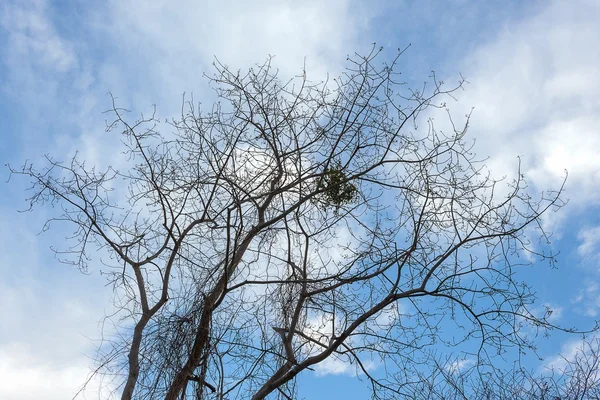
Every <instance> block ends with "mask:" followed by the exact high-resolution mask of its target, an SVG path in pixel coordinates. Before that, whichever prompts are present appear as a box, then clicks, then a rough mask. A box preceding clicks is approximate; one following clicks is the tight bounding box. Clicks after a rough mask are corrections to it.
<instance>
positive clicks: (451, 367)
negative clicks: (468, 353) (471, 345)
mask: <svg viewBox="0 0 600 400" xmlns="http://www.w3.org/2000/svg"><path fill="white" fill-rule="evenodd" d="M474 364H475V361H474V360H472V359H470V358H463V359H461V360H455V361H453V362H450V363H448V364H447V365H446V366H445V367H444V369H445V370H446V371H448V372H450V373H457V372H461V371H463V370H465V369H466V368H468V367H470V366H472V365H474Z"/></svg>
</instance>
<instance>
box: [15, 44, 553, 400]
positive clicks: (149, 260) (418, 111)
mask: <svg viewBox="0 0 600 400" xmlns="http://www.w3.org/2000/svg"><path fill="white" fill-rule="evenodd" d="M379 53H380V51H379V50H377V49H374V50H373V51H372V52H371V53H370V54H368V55H367V56H364V57H363V56H358V55H357V56H355V57H353V58H349V59H348V65H349V66H348V68H347V69H346V70H345V72H344V73H343V74H342V76H341V77H340V78H338V79H336V80H333V81H330V82H320V83H312V82H311V81H309V80H308V79H307V77H306V73H304V72H303V73H302V74H301V75H300V76H298V77H296V78H294V79H291V80H289V81H282V80H281V79H279V78H278V73H277V71H276V70H275V69H274V67H273V66H272V65H271V60H268V61H267V62H266V63H264V64H262V65H257V66H256V67H254V68H252V69H250V70H249V71H247V72H244V73H241V72H239V71H232V70H231V69H229V68H228V67H227V66H226V65H223V64H221V63H219V62H216V63H215V68H216V74H215V75H214V76H211V77H209V78H208V79H209V80H210V82H211V84H212V86H213V87H214V89H215V91H216V94H217V96H218V98H219V100H218V101H217V102H215V103H214V104H213V105H212V108H208V109H203V108H202V107H200V106H199V105H198V106H196V105H195V104H194V102H193V99H192V100H189V101H184V103H183V107H182V115H181V117H180V118H178V119H176V120H172V121H168V122H165V123H163V125H164V124H166V125H167V127H168V129H167V130H168V131H169V133H160V132H159V127H160V125H161V122H160V121H158V120H157V119H156V118H155V116H154V114H153V115H151V116H150V117H143V116H142V118H140V119H138V120H136V121H131V120H129V119H128V118H127V116H128V114H127V110H125V109H123V108H120V107H119V106H118V105H117V104H116V102H115V101H114V99H113V107H112V110H111V112H110V113H111V115H112V116H113V117H114V119H113V120H112V122H109V123H108V129H107V131H109V132H113V131H118V132H120V133H121V139H122V140H121V141H122V144H123V146H124V147H123V148H124V149H125V151H126V153H127V154H128V156H129V164H128V167H127V168H121V169H119V170H116V169H113V168H108V169H106V170H104V171H102V172H98V171H96V170H94V169H93V168H88V166H86V165H85V164H84V163H83V162H82V161H80V160H79V159H78V158H77V157H75V158H73V159H72V160H71V161H70V162H67V163H62V162H59V161H56V160H54V159H53V158H50V157H48V165H47V166H46V167H44V168H43V169H41V170H40V169H35V168H34V167H33V166H32V165H30V164H27V165H25V166H24V167H23V168H19V169H11V171H12V173H14V174H23V175H26V176H28V177H30V178H32V180H33V186H32V188H31V190H32V192H31V197H30V199H29V201H30V204H31V207H33V206H36V205H40V204H45V203H48V202H50V203H57V204H60V207H61V208H60V210H62V214H60V215H58V216H57V217H56V219H57V220H60V221H66V222H67V223H69V224H71V225H72V226H74V227H75V228H76V231H75V233H74V235H73V236H72V237H71V247H69V248H68V249H65V250H64V251H63V252H61V253H60V254H61V255H62V256H65V258H66V259H67V260H68V261H69V262H72V263H74V264H75V265H77V266H79V267H80V268H82V269H85V268H87V266H88V262H89V260H90V258H91V256H92V255H93V254H94V252H96V251H98V249H100V250H101V251H106V252H108V253H109V254H110V261H106V260H105V262H106V263H108V264H109V265H110V267H111V270H110V279H111V282H112V283H113V287H114V292H115V299H116V301H117V304H118V305H119V306H120V307H121V310H122V312H121V314H120V315H119V319H118V321H116V322H117V325H118V326H119V329H118V333H119V336H112V337H111V338H110V340H109V339H107V342H106V343H105V344H104V345H103V346H102V347H101V349H100V353H99V362H100V364H101V366H102V368H101V369H100V371H101V372H103V373H105V374H107V375H111V376H113V377H114V378H115V379H117V380H120V382H121V384H120V386H119V389H118V390H119V391H122V395H121V398H122V399H132V398H136V399H156V398H163V397H164V398H165V399H169V400H175V399H183V398H216V399H233V398H250V397H251V398H252V399H263V398H265V397H267V396H269V395H272V396H276V397H279V398H285V399H290V398H296V397H297V395H298V393H297V387H296V385H295V378H296V377H297V376H298V375H299V374H300V373H302V372H304V371H306V370H312V369H314V368H318V365H319V364H320V363H321V362H323V361H324V360H326V359H329V360H333V362H335V363H342V364H341V365H344V366H345V367H347V365H352V366H353V368H356V370H357V373H358V374H360V376H361V378H363V379H365V380H366V381H367V382H368V384H370V385H371V387H372V392H373V398H398V396H399V395H408V394H410V393H414V388H415V387H419V384H420V383H423V382H427V380H426V379H424V378H423V379H421V378H419V377H424V374H430V375H431V374H433V372H431V371H435V370H436V365H437V363H438V361H436V357H434V355H435V353H436V352H439V351H440V349H441V347H442V346H461V345H464V346H465V348H474V349H475V350H474V351H473V354H472V356H473V357H474V358H475V359H476V360H477V365H483V364H486V363H488V364H489V363H491V361H490V360H491V359H492V358H493V357H494V355H496V354H499V353H500V354H501V353H503V352H505V351H506V349H507V348H510V347H517V348H519V349H523V348H526V347H528V346H530V345H531V344H532V343H531V340H532V332H534V333H535V332H536V331H540V330H541V331H545V330H548V329H553V328H555V327H554V326H553V325H552V324H551V323H550V322H549V320H548V318H547V315H535V314H534V313H533V312H532V310H531V305H532V304H533V301H534V300H535V298H534V295H533V293H532V291H530V289H529V286H527V285H526V284H525V283H522V282H519V281H518V280H517V278H516V276H515V274H516V273H517V271H518V269H519V268H521V267H522V266H524V265H530V264H531V263H532V262H533V261H532V260H533V259H546V260H550V261H552V257H553V255H552V254H550V253H548V252H547V246H546V244H547V237H546V235H545V233H544V232H543V230H542V226H541V224H540V223H539V222H540V218H541V216H542V214H543V213H545V212H547V211H550V210H556V209H558V208H560V206H561V205H562V202H561V200H560V194H561V190H562V189H561V188H559V189H558V190H557V191H549V192H546V193H542V194H540V196H539V198H538V199H535V198H533V197H531V196H530V193H529V192H528V189H527V187H526V185H525V181H524V177H523V176H522V174H521V173H520V171H518V170H517V171H516V174H515V175H516V177H517V178H516V179H515V180H513V181H510V182H508V181H497V180H494V179H493V178H492V177H491V176H490V175H489V174H488V173H487V171H486V168H485V165H484V164H483V163H482V162H480V161H477V160H476V158H475V156H474V155H473V154H472V153H471V146H470V145H469V142H467V141H465V139H464V138H465V134H466V130H467V127H468V122H469V116H468V115H467V116H466V118H465V122H464V123H462V124H460V126H457V125H455V124H454V122H453V119H452V118H451V117H450V114H449V113H447V114H446V113H445V111H444V110H446V103H445V102H446V101H449V100H453V99H454V97H453V95H452V94H453V92H455V91H456V90H459V89H461V88H462V86H463V84H464V82H465V81H464V79H461V80H460V81H459V82H458V84H457V85H456V86H454V87H451V88H446V86H445V85H444V84H443V82H441V81H439V80H438V79H437V78H436V76H435V74H432V75H431V77H430V80H429V82H428V83H427V84H424V85H423V86H422V87H421V88H420V89H419V90H411V89H409V88H407V86H406V84H405V83H403V82H402V81H401V80H400V74H399V73H398V72H397V71H396V70H397V67H398V65H397V64H398V61H399V60H400V59H401V55H402V51H400V52H399V54H398V57H397V58H396V59H394V60H393V61H392V62H391V63H389V64H385V63H380V61H379V59H380V58H378V55H379ZM436 110H439V111H441V112H443V113H444V115H445V116H446V117H445V118H446V119H445V120H444V123H445V124H446V125H447V126H448V127H449V130H448V131H443V130H440V129H438V128H436V125H435V124H434V121H433V119H432V118H431V116H432V113H431V112H430V111H436ZM446 111H447V110H446ZM163 131H164V130H163ZM111 138H112V136H111ZM107 140H112V139H107ZM123 188H126V189H127V190H126V195H124V194H123V193H124V192H125V190H124V189H123ZM532 238H533V239H532ZM536 238H541V240H539V241H532V240H536ZM542 314H543V313H542ZM449 332H450V334H449ZM473 346H474V347H473ZM438 370H439V369H438ZM428 371H429V372H428ZM430 375H429V376H430Z"/></svg>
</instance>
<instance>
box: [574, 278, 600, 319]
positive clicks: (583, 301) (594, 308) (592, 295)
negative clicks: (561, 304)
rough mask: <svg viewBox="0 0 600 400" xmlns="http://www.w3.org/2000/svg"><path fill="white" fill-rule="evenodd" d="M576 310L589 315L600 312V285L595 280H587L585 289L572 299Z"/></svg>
mask: <svg viewBox="0 0 600 400" xmlns="http://www.w3.org/2000/svg"><path fill="white" fill-rule="evenodd" d="M571 302H572V303H573V304H575V307H574V310H575V311H576V312H578V313H580V314H583V315H585V316H587V317H596V316H597V315H598V314H600V285H599V284H598V283H597V282H595V281H594V280H586V282H585V283H584V287H583V289H581V290H580V291H579V293H578V294H577V296H575V298H573V300H572V301H571Z"/></svg>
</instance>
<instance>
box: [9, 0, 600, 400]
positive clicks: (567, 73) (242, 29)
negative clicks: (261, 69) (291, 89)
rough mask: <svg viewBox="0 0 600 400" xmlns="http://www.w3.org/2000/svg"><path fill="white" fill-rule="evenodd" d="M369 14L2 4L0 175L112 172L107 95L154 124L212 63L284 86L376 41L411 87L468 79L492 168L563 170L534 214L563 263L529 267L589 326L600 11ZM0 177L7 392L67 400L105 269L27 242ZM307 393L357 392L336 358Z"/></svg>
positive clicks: (233, 5) (94, 322)
mask: <svg viewBox="0 0 600 400" xmlns="http://www.w3.org/2000/svg"><path fill="white" fill-rule="evenodd" d="M368 3H369V5H367V2H360V1H351V0H328V1H321V0H314V1H313V0H306V1H302V2H299V1H285V0H273V1H271V0H256V1H235V0H221V1H218V2H204V1H200V0H198V1H191V0H190V1H160V0H152V1H147V0H105V1H101V2H100V1H98V2H87V1H82V0H64V1H50V0H48V1H44V0H39V1H30V0H2V1H0V135H1V139H2V140H1V141H0V161H1V165H4V164H6V163H10V164H11V165H19V164H22V162H23V161H24V160H26V159H29V160H33V161H34V162H35V161H38V160H39V159H40V157H41V156H42V155H43V154H45V153H50V154H54V155H56V156H58V157H67V156H68V155H69V154H73V152H74V151H76V150H78V151H79V152H80V154H82V156H83V157H84V158H85V159H86V160H88V162H89V163H94V164H97V165H104V164H106V163H108V162H110V160H111V158H113V157H114V154H113V152H114V144H113V143H112V142H111V140H109V139H107V136H106V134H105V133H104V126H105V125H104V116H103V114H102V111H104V110H106V109H108V108H110V97H109V96H108V94H107V93H108V92H109V91H110V92H112V93H113V94H114V95H115V96H118V97H119V99H120V102H121V103H122V104H126V105H127V106H128V108H130V109H132V110H135V111H137V112H143V111H147V110H148V109H149V108H150V106H151V105H152V104H156V105H157V107H158V110H159V115H160V116H169V115H175V114H176V113H177V110H178V108H179V107H180V105H181V103H180V101H181V96H182V94H183V92H188V93H189V92H193V93H194V95H195V97H196V98H197V99H202V98H204V99H205V100H206V101H210V100H211V99H210V95H206V94H205V93H208V92H207V90H206V85H205V81H203V80H202V78H201V77H202V73H203V72H208V73H210V72H211V63H212V61H213V59H214V57H218V58H219V60H221V61H223V62H224V63H226V64H228V65H230V66H231V67H233V68H246V67H249V66H251V65H252V64H254V63H257V62H262V61H264V60H265V58H266V57H267V56H268V55H274V56H275V64H276V66H277V67H278V68H279V69H280V70H281V73H282V74H283V75H286V76H292V75H294V74H297V73H298V72H300V71H301V67H302V65H303V63H304V62H305V60H306V66H307V70H308V72H309V76H310V77H313V79H314V80H318V79H320V78H322V77H325V76H326V74H327V73H329V74H330V75H332V76H335V75H337V74H338V73H339V72H340V71H341V70H342V69H343V68H344V61H345V59H346V55H347V54H349V53H350V54H352V53H354V52H359V53H360V52H365V51H367V50H368V49H369V48H370V46H371V43H373V42H377V44H378V45H382V46H384V47H385V49H386V50H385V52H389V54H392V53H393V51H395V49H397V48H399V47H405V46H407V45H408V44H411V47H410V49H409V50H408V51H407V53H406V54H405V56H404V57H403V58H402V60H401V63H400V67H401V70H402V72H403V74H404V76H406V77H407V79H409V80H411V81H414V82H421V81H423V80H426V79H427V77H428V76H429V74H430V71H431V70H435V71H436V73H437V74H438V76H442V77H443V79H444V80H445V81H447V82H453V81H456V80H458V78H459V74H462V75H463V76H465V77H466V78H467V80H468V81H469V82H470V84H469V85H467V87H466V91H465V92H463V93H461V94H460V96H459V102H457V103H455V104H451V106H450V107H451V111H452V112H453V114H456V115H459V116H460V115H464V114H465V113H466V112H468V111H469V110H470V109H471V108H472V107H474V113H473V118H472V125H471V129H470V132H469V135H471V138H472V139H475V140H476V144H475V148H476V151H477V153H478V154H479V155H480V156H481V157H489V162H488V165H489V166H490V168H491V169H492V171H493V172H494V173H495V174H496V175H498V176H503V175H510V174H511V173H514V171H515V166H516V162H517V157H519V156H520V157H521V159H522V166H523V171H524V172H525V174H526V175H527V177H528V178H529V181H530V183H531V186H532V189H533V190H534V191H535V190H538V191H541V190H543V189H547V188H552V187H556V185H557V184H558V183H560V181H561V179H562V178H563V177H564V173H565V172H564V171H565V170H568V172H569V178H568V183H567V189H566V195H567V197H568V198H569V204H568V205H567V206H566V207H565V208H564V209H563V210H562V211H561V212H560V213H559V214H556V215H554V216H552V217H551V218H548V219H547V220H546V221H545V223H547V224H548V226H549V227H551V228H552V230H553V231H554V237H553V239H554V241H553V243H554V246H555V248H556V250H558V251H560V253H561V254H560V256H559V264H558V269H556V270H551V269H548V268H547V267H546V266H540V272H539V274H538V275H535V274H534V275H533V276H532V279H533V280H534V281H535V282H532V283H533V284H534V287H535V289H537V291H538V295H539V298H540V304H548V305H550V306H552V307H553V308H554V309H555V312H556V314H555V315H556V318H557V320H558V322H561V323H564V324H566V325H573V324H577V325H581V326H589V325H590V324H591V323H593V321H594V319H596V318H600V316H599V315H600V275H599V271H600V264H598V259H599V258H598V256H599V255H600V217H599V216H598V215H599V214H598V210H599V207H600V155H599V153H600V128H599V127H600V97H599V96H598V93H600V69H599V66H600V24H598V21H600V2H599V1H597V0H570V1H541V0H540V1H535V0H530V1H518V0H514V1H506V0H503V1H500V0H498V1H496V0H491V1H474V0H472V1H468V0H446V1H442V0H440V1H433V0H432V1H401V0H398V1H393V0H382V1H372V2H368ZM386 54H388V53H386ZM203 96H206V97H203ZM3 175H4V179H3V180H2V183H1V184H0V185H1V186H0V190H1V192H0V193H1V194H2V196H0V218H1V223H0V246H1V247H0V250H1V251H0V326H1V328H0V398H2V399H15V400H17V399H19V400H24V399H40V398H43V399H66V398H70V397H72V396H73V394H74V393H75V392H76V391H77V388H78V387H79V386H80V385H81V383H82V382H83V381H84V380H85V377H86V376H87V373H88V372H89V368H88V367H89V366H90V361H89V359H88V358H87V357H88V356H89V355H92V354H93V349H94V341H93V339H94V338H97V337H98V329H99V321H100V320H101V318H102V316H103V315H104V313H105V312H107V311H108V310H109V304H110V295H111V291H110V288H107V287H105V286H104V283H105V282H104V280H103V277H102V276H101V275H100V274H99V269H98V268H91V270H90V274H89V275H84V274H81V273H79V272H78V271H77V270H74V269H73V268H72V267H69V266H67V265H62V264H60V263H58V262H57V261H56V260H55V259H54V257H53V253H52V251H51V250H50V246H51V245H52V244H55V245H56V244H60V242H61V240H62V236H60V235H56V234H53V233H52V232H50V233H46V234H43V235H38V233H39V231H40V228H41V226H42V224H43V222H44V221H45V220H46V218H47V217H48V216H49V215H52V214H51V213H52V210H51V209H47V210H45V209H40V210H37V211H36V212H33V213H18V212H17V210H19V209H23V208H25V207H26V204H25V203H24V198H25V197H26V194H25V192H24V190H25V188H26V186H27V182H23V181H21V180H12V181H11V182H10V183H8V184H6V183H4V181H5V180H6V179H7V178H8V172H7V170H6V169H4V172H3ZM542 268H543V270H542ZM576 344H577V342H576V340H575V339H573V338H571V337H565V336H557V337H553V338H551V339H548V340H546V341H545V342H543V343H541V344H540V349H541V352H542V355H545V356H546V357H547V358H548V359H552V358H553V357H556V355H557V354H558V352H559V351H563V352H565V353H567V354H568V353H569V351H570V349H571V348H573V346H575V345H576ZM561 349H562V350H561ZM301 383H302V384H305V385H306V386H307V390H306V391H305V392H302V393H303V394H305V395H306V397H307V398H311V399H319V398H323V399H325V398H331V397H330V396H331V393H337V394H338V397H339V394H340V392H339V390H340V389H339V388H340V387H343V388H347V389H349V390H351V391H352V393H353V394H354V396H356V397H352V395H348V396H346V398H348V399H353V398H356V399H360V398H364V396H365V395H364V392H361V391H360V389H358V387H359V386H358V385H357V380H356V378H355V377H354V376H353V375H352V373H351V371H350V370H349V369H346V368H343V367H340V366H339V365H337V366H335V365H333V366H331V368H328V369H326V370H322V371H321V372H320V373H318V374H314V375H312V376H308V377H306V378H303V379H302V380H301ZM309 383H310V384H309ZM89 397H92V396H89Z"/></svg>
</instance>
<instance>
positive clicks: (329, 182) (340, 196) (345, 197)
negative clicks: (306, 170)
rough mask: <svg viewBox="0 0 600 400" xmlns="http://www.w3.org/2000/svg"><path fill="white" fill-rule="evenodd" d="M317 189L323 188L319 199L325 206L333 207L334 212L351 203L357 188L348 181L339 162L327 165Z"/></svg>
mask: <svg viewBox="0 0 600 400" xmlns="http://www.w3.org/2000/svg"><path fill="white" fill-rule="evenodd" d="M317 189H318V190H323V189H324V191H323V192H322V195H321V198H320V200H321V201H322V203H323V205H324V206H325V208H329V207H335V211H336V212H338V211H339V209H340V207H342V206H344V205H346V204H348V203H351V202H352V201H353V200H354V199H355V198H356V195H357V194H358V189H357V188H356V186H355V185H354V184H352V183H351V182H349V181H348V176H347V175H346V173H345V172H344V170H343V168H342V165H341V163H339V162H336V163H333V164H332V165H330V166H329V167H327V169H326V170H325V172H324V173H323V175H322V176H321V179H320V180H319V182H318V184H317Z"/></svg>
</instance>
